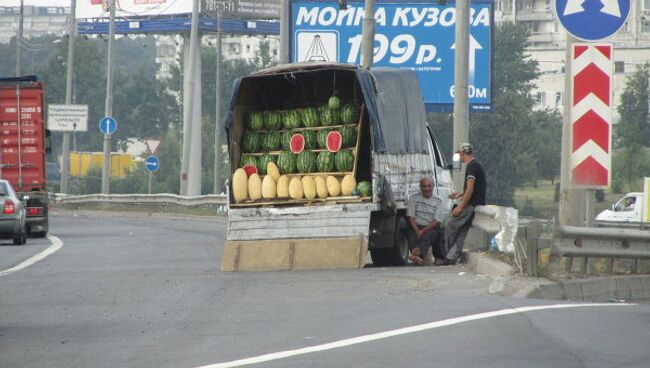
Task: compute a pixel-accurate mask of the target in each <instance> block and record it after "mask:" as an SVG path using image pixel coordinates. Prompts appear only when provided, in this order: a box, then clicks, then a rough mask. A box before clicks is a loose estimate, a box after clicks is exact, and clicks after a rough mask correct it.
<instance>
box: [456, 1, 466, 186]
mask: <svg viewBox="0 0 650 368" xmlns="http://www.w3.org/2000/svg"><path fill="white" fill-rule="evenodd" d="M455 26H456V33H455V53H454V134H453V140H454V149H457V148H458V146H460V144H461V143H463V142H467V141H468V138H469V133H468V130H469V129H468V124H469V106H468V100H467V87H468V86H467V79H468V73H469V0H458V1H456V25H455ZM462 187H463V178H462V171H458V172H456V173H455V175H454V188H456V190H459V188H462Z"/></svg>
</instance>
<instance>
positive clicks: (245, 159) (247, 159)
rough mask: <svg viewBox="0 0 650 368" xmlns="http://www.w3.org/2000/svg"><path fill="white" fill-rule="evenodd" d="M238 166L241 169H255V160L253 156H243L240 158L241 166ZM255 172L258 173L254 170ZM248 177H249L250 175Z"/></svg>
mask: <svg viewBox="0 0 650 368" xmlns="http://www.w3.org/2000/svg"><path fill="white" fill-rule="evenodd" d="M240 166H241V167H244V166H253V167H255V168H256V167H257V158H255V156H249V155H244V156H242V158H241V165H240ZM255 171H258V170H255ZM248 176H250V174H249V175H248Z"/></svg>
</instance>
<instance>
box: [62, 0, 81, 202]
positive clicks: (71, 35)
mask: <svg viewBox="0 0 650 368" xmlns="http://www.w3.org/2000/svg"><path fill="white" fill-rule="evenodd" d="M76 3H77V0H72V2H71V3H70V18H69V24H68V26H69V28H68V65H67V69H66V78H65V104H66V105H70V104H71V103H72V82H73V79H72V75H73V73H74V46H75V39H76V35H77V30H76V28H77V27H76V20H75V8H76ZM62 146H63V147H61V156H62V157H61V188H60V189H59V190H60V191H61V193H64V194H67V193H68V181H69V179H70V132H63V144H62Z"/></svg>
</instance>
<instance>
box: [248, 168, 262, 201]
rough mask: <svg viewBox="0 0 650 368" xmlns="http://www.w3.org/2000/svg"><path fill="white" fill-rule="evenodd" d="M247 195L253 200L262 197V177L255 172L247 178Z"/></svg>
mask: <svg viewBox="0 0 650 368" xmlns="http://www.w3.org/2000/svg"><path fill="white" fill-rule="evenodd" d="M248 196H249V197H250V199H252V200H254V201H256V200H258V199H260V198H262V179H260V176H259V175H257V174H253V175H251V176H250V177H249V178H248Z"/></svg>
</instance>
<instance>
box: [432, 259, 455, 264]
mask: <svg viewBox="0 0 650 368" xmlns="http://www.w3.org/2000/svg"><path fill="white" fill-rule="evenodd" d="M455 264H456V261H452V260H451V259H447V258H445V259H436V263H435V265H436V266H453V265H455Z"/></svg>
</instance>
